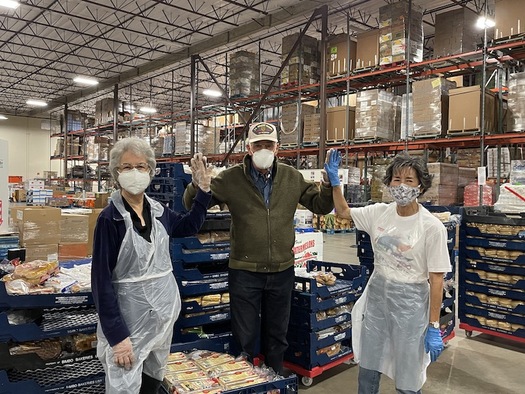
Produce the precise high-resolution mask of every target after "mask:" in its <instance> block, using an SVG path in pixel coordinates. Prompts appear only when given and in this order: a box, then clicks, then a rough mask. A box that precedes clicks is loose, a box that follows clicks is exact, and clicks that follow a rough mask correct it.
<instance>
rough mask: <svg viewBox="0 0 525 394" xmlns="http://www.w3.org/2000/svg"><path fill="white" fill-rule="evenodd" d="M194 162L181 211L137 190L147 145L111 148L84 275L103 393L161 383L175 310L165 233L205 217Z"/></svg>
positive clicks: (188, 229) (191, 230) (144, 389)
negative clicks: (107, 182)
mask: <svg viewBox="0 0 525 394" xmlns="http://www.w3.org/2000/svg"><path fill="white" fill-rule="evenodd" d="M200 164H201V165H200V167H199V168H198V169H195V173H197V174H196V176H197V178H198V179H199V180H200V181H199V185H198V186H199V191H198V193H197V194H196V196H195V199H194V200H193V205H192V207H191V209H190V210H189V212H188V213H184V214H182V213H178V212H175V211H172V210H171V209H169V208H168V207H166V206H164V205H163V204H160V203H159V202H158V201H155V200H153V199H151V198H150V197H148V196H147V195H146V194H145V190H146V188H147V187H148V186H149V184H150V181H151V179H152V177H153V174H154V171H155V166H156V161H155V154H154V152H153V149H151V147H150V146H149V144H148V143H147V142H145V141H144V140H141V139H139V138H125V139H123V140H120V141H118V142H117V143H116V144H115V146H114V147H113V149H112V150H111V153H110V162H109V168H110V171H111V174H112V176H113V178H114V180H115V182H116V184H117V187H118V190H117V191H115V192H113V193H112V194H111V202H110V204H109V205H108V206H107V207H106V208H105V209H104V210H103V211H102V212H101V213H100V216H99V218H98V220H97V226H96V228H95V237H94V244H93V264H92V272H91V285H92V291H93V298H94V300H95V305H96V307H97V311H98V315H99V324H98V328H97V340H98V343H97V356H98V357H99V359H100V361H101V362H102V364H103V366H104V370H105V372H106V393H107V394H116V393H126V394H131V393H135V394H138V393H157V390H158V388H159V387H160V384H161V383H162V380H163V378H164V372H165V367H166V363H167V358H168V355H169V352H170V345H171V339H172V334H173V324H174V323H175V320H176V319H177V317H178V315H179V312H180V308H181V301H180V295H179V290H178V287H177V282H176V281H175V277H174V276H173V273H172V269H173V268H172V263H171V258H170V253H169V238H170V237H185V236H189V235H193V234H195V233H197V232H198V231H199V229H200V227H201V226H202V224H203V222H204V220H205V217H206V211H207V206H208V203H209V201H210V199H211V193H209V190H210V181H211V175H210V174H211V172H210V169H209V168H208V167H207V166H205V165H203V164H202V163H200Z"/></svg>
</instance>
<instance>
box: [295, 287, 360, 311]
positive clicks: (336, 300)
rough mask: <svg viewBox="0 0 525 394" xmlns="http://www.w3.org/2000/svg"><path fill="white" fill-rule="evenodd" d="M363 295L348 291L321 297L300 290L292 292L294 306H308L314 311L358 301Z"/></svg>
mask: <svg viewBox="0 0 525 394" xmlns="http://www.w3.org/2000/svg"><path fill="white" fill-rule="evenodd" d="M360 295H361V292H359V293H348V294H343V295H339V296H337V297H333V298H327V299H324V300H323V299H319V297H318V296H317V295H315V294H309V293H300V292H298V291H294V292H292V308H294V307H299V308H307V309H309V310H310V311H312V312H316V311H324V310H327V309H331V308H335V307H336V306H341V305H345V304H348V303H350V302H354V301H357V298H358V297H359V296H360Z"/></svg>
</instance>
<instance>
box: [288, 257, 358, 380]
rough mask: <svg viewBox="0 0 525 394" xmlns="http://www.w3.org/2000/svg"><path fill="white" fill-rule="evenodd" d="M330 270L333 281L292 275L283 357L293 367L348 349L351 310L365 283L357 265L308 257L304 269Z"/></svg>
mask: <svg viewBox="0 0 525 394" xmlns="http://www.w3.org/2000/svg"><path fill="white" fill-rule="evenodd" d="M315 271H317V272H326V273H332V274H333V275H334V276H335V278H336V281H335V284H334V285H332V286H327V285H321V284H318V283H317V282H316V280H315V279H312V278H303V277H299V276H296V278H295V290H294V291H293V294H292V309H291V313H290V325H289V328H288V338H287V340H288V344H289V346H288V349H287V350H286V353H285V361H287V363H288V366H290V368H291V369H292V370H293V369H294V368H293V366H298V367H300V368H304V369H306V370H312V369H314V368H316V367H323V366H326V365H327V364H330V363H332V362H335V361H336V360H337V359H340V358H343V357H344V356H347V355H350V354H351V353H352V348H351V336H352V327H351V326H352V321H351V310H352V307H353V305H354V303H355V301H356V300H357V299H358V297H359V296H360V295H361V293H362V291H363V288H364V286H365V283H366V269H365V268H364V267H361V266H358V265H349V264H340V263H330V262H322V261H315V260H310V261H308V263H307V272H315Z"/></svg>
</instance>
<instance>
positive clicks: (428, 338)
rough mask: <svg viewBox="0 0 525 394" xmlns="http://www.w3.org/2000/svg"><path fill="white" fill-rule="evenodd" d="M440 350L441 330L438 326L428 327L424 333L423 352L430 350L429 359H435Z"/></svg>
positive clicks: (441, 343)
mask: <svg viewBox="0 0 525 394" xmlns="http://www.w3.org/2000/svg"><path fill="white" fill-rule="evenodd" d="M442 351H443V340H442V339H441V331H440V330H439V328H434V327H428V330H427V334H426V335H425V352H426V353H429V352H430V361H432V362H434V361H436V360H437V359H438V357H439V355H440V354H441V352H442Z"/></svg>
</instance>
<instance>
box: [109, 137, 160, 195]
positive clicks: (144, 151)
mask: <svg viewBox="0 0 525 394" xmlns="http://www.w3.org/2000/svg"><path fill="white" fill-rule="evenodd" d="M126 152H132V153H134V154H135V155H137V156H144V157H145V158H146V163H148V166H149V168H150V172H149V176H150V178H151V179H153V176H154V175H155V167H156V166H157V161H156V160H155V152H154V150H153V149H152V148H151V146H150V145H149V144H148V143H147V142H146V141H144V140H143V139H140V138H137V137H129V138H124V139H121V140H120V141H117V143H116V144H115V145H113V148H112V149H111V151H110V154H109V171H110V172H111V176H112V177H113V180H114V181H115V184H116V185H117V187H118V188H119V189H120V184H119V183H118V168H119V166H120V159H121V158H122V155H123V154H124V153H126Z"/></svg>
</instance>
